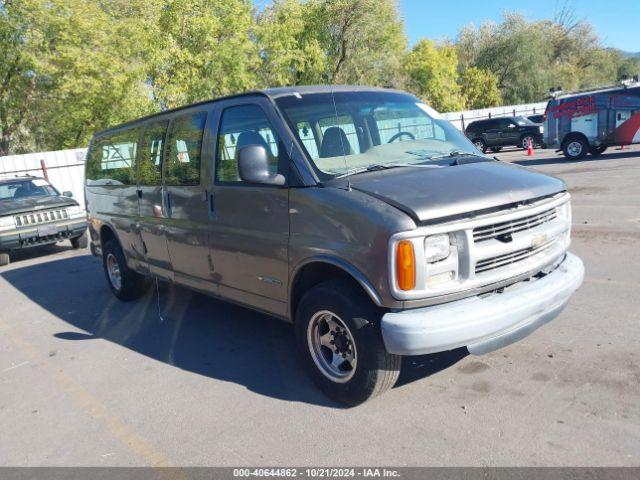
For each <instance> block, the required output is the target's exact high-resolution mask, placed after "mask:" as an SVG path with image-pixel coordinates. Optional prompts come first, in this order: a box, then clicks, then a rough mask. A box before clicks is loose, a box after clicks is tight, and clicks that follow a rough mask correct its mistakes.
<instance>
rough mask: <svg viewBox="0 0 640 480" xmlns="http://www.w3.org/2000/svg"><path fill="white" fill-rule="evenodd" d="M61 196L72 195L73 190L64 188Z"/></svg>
mask: <svg viewBox="0 0 640 480" xmlns="http://www.w3.org/2000/svg"><path fill="white" fill-rule="evenodd" d="M62 196H63V197H69V198H71V197H73V192H71V191H69V190H65V191H64V192H62Z"/></svg>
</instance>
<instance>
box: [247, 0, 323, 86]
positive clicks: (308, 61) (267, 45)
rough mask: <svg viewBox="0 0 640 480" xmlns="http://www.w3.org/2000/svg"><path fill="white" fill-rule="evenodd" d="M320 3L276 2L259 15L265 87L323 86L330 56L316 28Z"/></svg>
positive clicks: (261, 65) (262, 77)
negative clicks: (314, 21) (326, 52)
mask: <svg viewBox="0 0 640 480" xmlns="http://www.w3.org/2000/svg"><path fill="white" fill-rule="evenodd" d="M318 8H319V4H318V2H317V1H314V0H311V1H308V2H300V1H299V0H276V1H275V2H273V4H272V5H270V6H268V7H266V8H265V10H264V11H263V12H262V13H260V14H258V16H257V35H256V37H257V42H258V48H259V51H260V53H259V55H260V69H259V79H260V80H259V81H260V84H261V86H276V87H277V86H287V85H301V84H302V85H304V84H314V83H316V84H317V83H322V82H323V81H324V77H325V71H326V68H327V61H328V59H327V56H326V54H325V51H324V50H323V48H322V45H321V43H320V39H319V38H318V35H317V34H314V33H316V32H315V31H314V28H313V25H312V23H313V20H314V19H315V17H316V15H317V12H318Z"/></svg>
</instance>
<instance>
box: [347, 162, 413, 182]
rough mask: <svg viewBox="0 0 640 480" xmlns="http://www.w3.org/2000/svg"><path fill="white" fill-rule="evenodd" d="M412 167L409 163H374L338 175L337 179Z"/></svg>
mask: <svg viewBox="0 0 640 480" xmlns="http://www.w3.org/2000/svg"><path fill="white" fill-rule="evenodd" d="M412 166H413V165H411V164H408V163H374V164H371V165H367V166H366V167H358V168H353V169H351V170H349V171H347V172H345V173H343V174H341V175H338V176H337V177H336V178H343V177H349V176H351V175H358V174H359V173H364V172H375V171H378V170H387V169H389V168H397V167H412Z"/></svg>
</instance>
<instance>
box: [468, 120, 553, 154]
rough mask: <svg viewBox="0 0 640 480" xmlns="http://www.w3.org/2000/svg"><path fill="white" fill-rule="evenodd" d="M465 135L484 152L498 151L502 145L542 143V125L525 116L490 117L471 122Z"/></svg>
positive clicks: (524, 145)
mask: <svg viewBox="0 0 640 480" xmlns="http://www.w3.org/2000/svg"><path fill="white" fill-rule="evenodd" d="M465 135H466V136H467V137H468V138H469V139H470V140H471V141H472V142H473V144H474V145H475V146H476V148H477V149H478V150H480V151H482V153H484V152H486V151H487V149H491V151H493V152H498V151H500V150H501V149H502V147H508V146H515V147H520V148H525V149H526V148H528V147H529V142H531V145H532V146H534V147H535V146H539V145H542V127H541V126H540V125H536V124H535V123H533V122H532V121H531V120H529V119H528V118H525V117H503V118H489V119H487V120H478V121H476V122H471V123H470V124H469V126H468V127H467V129H466V130H465Z"/></svg>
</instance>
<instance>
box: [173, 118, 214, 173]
mask: <svg viewBox="0 0 640 480" xmlns="http://www.w3.org/2000/svg"><path fill="white" fill-rule="evenodd" d="M206 120H207V112H198V113H192V114H188V115H183V116H181V117H177V118H176V119H175V120H174V121H173V122H172V123H171V128H170V129H169V135H168V136H167V157H166V167H165V168H166V169H165V185H200V154H201V150H202V135H203V132H204V124H205V122H206Z"/></svg>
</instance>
